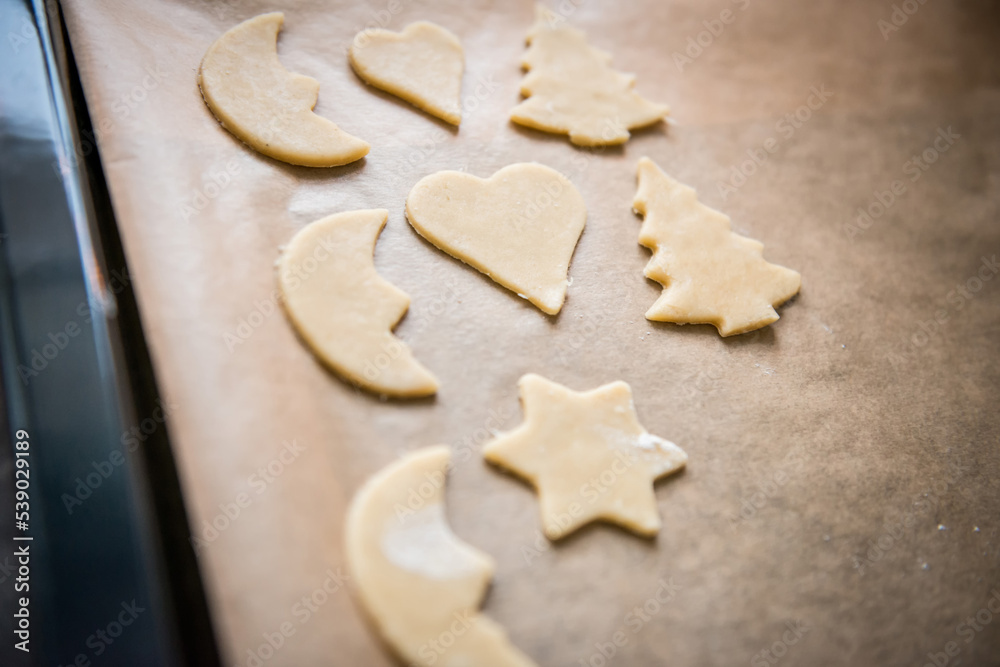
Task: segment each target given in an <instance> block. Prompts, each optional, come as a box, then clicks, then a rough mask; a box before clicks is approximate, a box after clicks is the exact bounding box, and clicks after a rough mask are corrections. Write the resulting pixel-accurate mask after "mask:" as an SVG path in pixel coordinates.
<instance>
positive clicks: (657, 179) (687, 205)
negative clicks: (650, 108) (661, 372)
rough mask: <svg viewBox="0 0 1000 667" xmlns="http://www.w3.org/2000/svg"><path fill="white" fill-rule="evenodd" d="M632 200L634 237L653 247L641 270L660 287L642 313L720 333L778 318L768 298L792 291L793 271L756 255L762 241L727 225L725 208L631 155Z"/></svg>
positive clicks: (783, 297)
mask: <svg viewBox="0 0 1000 667" xmlns="http://www.w3.org/2000/svg"><path fill="white" fill-rule="evenodd" d="M632 206H633V208H634V209H635V211H636V213H638V214H639V215H642V216H643V217H644V218H645V219H644V220H643V223H642V228H641V230H640V232H639V243H640V244H641V245H643V246H645V247H647V248H649V249H650V250H652V251H653V257H652V259H650V260H649V263H648V264H647V265H646V271H645V274H646V277H647V278H652V279H653V280H655V281H656V282H658V283H660V284H661V285H663V293H662V294H661V295H660V298H659V299H657V300H656V303H654V304H653V307H652V308H650V309H649V311H648V312H647V313H646V319H649V320H654V321H657V322H676V323H677V324H714V325H715V327H716V328H717V329H718V330H719V333H720V334H721V335H723V336H732V335H734V334H741V333H746V332H747V331H753V330H754V329H759V328H761V327H764V326H767V325H768V324H771V323H772V322H774V321H775V320H777V319H778V313H777V312H775V310H774V306H778V305H780V304H782V303H784V302H785V301H787V300H788V299H790V298H792V297H793V296H794V295H795V294H796V293H797V292H798V291H799V286H800V285H801V283H802V279H801V277H800V276H799V274H798V273H797V272H795V271H792V270H791V269H786V268H785V267H783V266H778V265H777V264H770V263H768V262H767V261H765V260H764V258H763V257H762V255H761V253H762V251H763V250H764V246H763V245H762V244H761V243H760V242H758V241H754V240H753V239H748V238H746V237H745V236H740V235H739V234H735V233H733V232H731V231H730V229H729V216H726V215H723V214H722V213H719V212H718V211H716V210H714V209H711V208H709V207H707V206H705V205H704V204H702V203H700V202H699V201H698V198H697V194H696V193H695V191H694V188H691V187H688V186H687V185H683V184H682V183H678V182H677V181H675V180H674V179H672V178H670V177H669V176H667V175H666V174H664V173H663V172H662V171H661V170H660V168H659V167H657V166H656V164H654V163H653V161H652V160H650V159H649V158H642V159H641V160H639V190H638V192H637V193H636V195H635V200H634V201H633V202H632Z"/></svg>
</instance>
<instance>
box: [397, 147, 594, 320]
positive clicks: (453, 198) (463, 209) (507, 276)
mask: <svg viewBox="0 0 1000 667" xmlns="http://www.w3.org/2000/svg"><path fill="white" fill-rule="evenodd" d="M406 217H407V219H408V220H409V221H410V224H411V225H413V228H414V229H416V230H417V232H418V233H419V234H420V235H421V236H423V237H424V238H425V239H427V240H428V241H430V242H431V243H433V244H434V245H436V246H437V247H438V248H440V249H441V250H443V251H445V252H446V253H448V254H449V255H451V256H452V257H455V258H457V259H460V260H462V261H463V262H465V263H466V264H468V265H470V266H472V267H474V268H476V269H479V270H480V271H482V272H483V273H485V274H486V275H488V276H489V277H490V278H492V279H493V280H495V281H496V282H498V283H500V284H501V285H503V286H504V287H506V288H507V289H509V290H512V291H514V292H516V293H517V294H518V295H519V296H522V297H524V298H525V299H527V300H528V301H530V302H531V303H533V304H535V305H536V306H538V307H539V308H540V309H541V310H542V311H543V312H546V313H548V314H549V315H555V314H556V313H558V312H559V310H560V309H561V308H562V304H563V301H564V300H565V298H566V287H567V286H568V284H569V283H568V281H567V279H566V276H567V273H568V272H569V262H570V259H571V258H572V257H573V250H574V248H576V242H577V240H578V239H579V238H580V233H581V232H582V231H583V225H584V223H585V222H586V218H587V207H586V206H585V205H584V203H583V197H581V196H580V193H579V192H578V191H577V189H576V188H575V187H573V184H572V183H570V181H569V179H567V178H566V177H565V176H563V175H562V174H560V173H559V172H558V171H556V170H555V169H552V168H550V167H546V166H544V165H541V164H536V163H524V164H512V165H510V166H508V167H504V168H503V169H501V170H500V171H498V172H497V173H495V174H493V176H491V177H490V178H487V179H482V178H477V177H475V176H472V175H470V174H466V173H463V172H460V171H439V172H437V173H436V174H431V175H430V176H426V177H424V178H423V179H421V180H420V182H418V183H417V184H416V185H415V186H413V189H412V190H410V194H409V196H408V197H407V198H406Z"/></svg>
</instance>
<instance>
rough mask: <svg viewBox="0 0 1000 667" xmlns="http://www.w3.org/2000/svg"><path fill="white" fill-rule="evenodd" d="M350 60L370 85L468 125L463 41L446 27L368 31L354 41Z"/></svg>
mask: <svg viewBox="0 0 1000 667" xmlns="http://www.w3.org/2000/svg"><path fill="white" fill-rule="evenodd" d="M349 59H350V61H351V66H352V67H353V68H354V71H355V72H357V73H358V76H360V77H361V78H362V79H364V80H365V81H366V82H367V83H368V84H369V85H372V86H375V87H376V88H381V89H382V90H384V91H386V92H389V93H392V94H393V95H396V96H397V97H401V98H403V99H404V100H406V101H407V102H409V103H410V104H412V105H414V106H416V107H417V108H418V109H423V110H424V111H426V112H427V113H429V114H432V115H434V116H437V117H438V118H441V119H443V120H446V121H448V122H449V123H451V124H452V125H458V124H459V123H461V122H462V108H461V102H460V97H461V93H462V72H463V71H464V69H465V54H464V53H463V52H462V44H461V43H460V42H459V41H458V37H455V35H453V34H452V33H451V32H449V31H447V30H445V29H444V28H442V27H441V26H439V25H436V24H434V23H430V22H428V21H418V22H416V23H411V24H410V25H408V26H406V28H404V29H403V31H402V32H392V31H391V30H365V31H363V32H360V33H358V35H357V36H356V37H355V38H354V41H353V42H352V43H351V48H350V52H349Z"/></svg>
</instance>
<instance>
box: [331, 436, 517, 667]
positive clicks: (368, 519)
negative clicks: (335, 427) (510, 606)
mask: <svg viewBox="0 0 1000 667" xmlns="http://www.w3.org/2000/svg"><path fill="white" fill-rule="evenodd" d="M448 459H449V454H448V448H447V447H445V446H438V447H428V448H426V449H422V450H419V451H416V452H414V453H412V454H409V455H407V456H406V457H405V458H403V459H401V460H399V461H396V462H395V463H393V464H392V465H390V466H388V467H386V468H385V469H383V470H382V471H381V472H379V473H378V474H377V475H375V476H374V477H372V478H371V479H370V480H369V481H368V482H367V483H366V484H365V485H364V486H363V487H362V488H361V490H360V491H358V492H357V494H356V495H355V496H354V500H353V501H352V502H351V506H350V509H349V510H348V513H347V530H346V535H345V543H346V548H347V549H346V550H347V566H348V568H349V570H350V575H351V579H352V581H353V584H354V588H355V589H356V591H357V593H358V596H359V597H360V599H361V602H362V604H363V605H364V607H365V610H366V611H367V612H368V615H369V617H370V618H371V620H372V621H373V622H374V624H375V626H376V628H377V629H378V632H379V634H381V636H382V637H383V638H384V639H385V641H386V643H387V644H388V645H389V646H390V647H391V648H392V649H393V651H395V652H396V654H397V655H398V656H399V657H400V658H402V660H403V661H404V662H405V663H406V664H407V665H428V666H430V665H434V666H435V667H530V666H532V665H534V663H533V662H532V661H531V659H530V658H528V657H527V656H525V655H524V654H523V653H521V651H519V650H518V649H517V648H516V647H515V646H514V645H512V644H511V643H510V641H509V640H508V639H507V634H506V632H505V631H504V630H503V628H502V627H500V626H499V625H497V624H496V623H495V622H493V621H491V620H490V619H489V618H487V617H485V616H483V615H482V614H480V613H479V611H478V609H479V605H480V603H481V602H482V599H483V597H484V595H485V593H486V589H487V587H488V586H489V583H490V580H491V579H492V578H493V571H494V564H493V560H492V559H491V558H490V557H489V556H487V555H486V554H483V553H481V552H480V551H478V550H476V549H474V548H472V547H471V546H469V545H468V544H466V543H465V542H462V541H461V540H460V539H459V538H458V537H456V536H455V534H454V533H453V532H452V531H451V528H450V527H449V526H448V522H447V521H446V520H445V514H444V486H445V477H446V474H447V468H448Z"/></svg>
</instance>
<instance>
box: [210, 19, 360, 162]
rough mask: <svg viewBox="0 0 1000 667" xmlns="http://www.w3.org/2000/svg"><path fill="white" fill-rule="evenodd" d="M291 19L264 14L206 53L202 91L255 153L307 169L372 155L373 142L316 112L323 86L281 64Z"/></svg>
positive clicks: (214, 110)
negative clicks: (281, 40) (282, 38)
mask: <svg viewBox="0 0 1000 667" xmlns="http://www.w3.org/2000/svg"><path fill="white" fill-rule="evenodd" d="M283 22H284V14H282V13H281V12H274V13H271V14H261V15H260V16H257V17H254V18H252V19H250V20H248V21H244V22H243V23H241V24H239V25H238V26H236V27H235V28H232V29H231V30H229V31H228V32H226V33H225V34H224V35H222V37H220V38H219V39H218V40H216V42H215V43H214V44H212V46H210V47H209V49H208V51H207V52H206V53H205V58H204V59H203V60H202V61H201V69H199V70H198V85H199V87H200V88H201V94H202V96H203V97H204V98H205V104H207V105H208V108H209V109H211V111H212V113H213V114H214V115H215V117H216V118H217V119H218V120H219V122H220V123H222V126H223V127H224V128H226V129H227V130H229V131H230V132H232V133H233V134H234V135H236V136H237V137H238V138H239V139H240V140H241V141H242V142H243V143H245V144H247V145H248V146H250V147H251V148H253V149H254V150H256V151H258V152H260V153H263V154H264V155H267V156H269V157H273V158H274V159H276V160H281V161H282V162H287V163H289V164H297V165H302V166H305V167H336V166H338V165H343V164H347V163H349V162H354V161H355V160H359V159H361V158H362V157H364V156H365V155H367V154H368V149H369V146H368V144H367V142H364V141H362V140H361V139H358V138H357V137H353V136H351V135H350V134H348V133H346V132H344V131H343V130H341V129H340V128H339V127H337V126H336V125H335V124H333V123H332V122H330V121H329V120H327V119H326V118H323V117H322V116H317V115H316V114H314V113H313V111H312V109H313V107H315V106H316V99H317V97H318V96H319V82H318V81H316V79H313V78H311V77H308V76H303V75H301V74H292V73H291V72H289V71H288V70H286V69H285V68H284V67H283V66H282V65H281V62H279V61H278V50H277V40H278V31H279V30H280V29H281V25H282V23H283Z"/></svg>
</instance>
